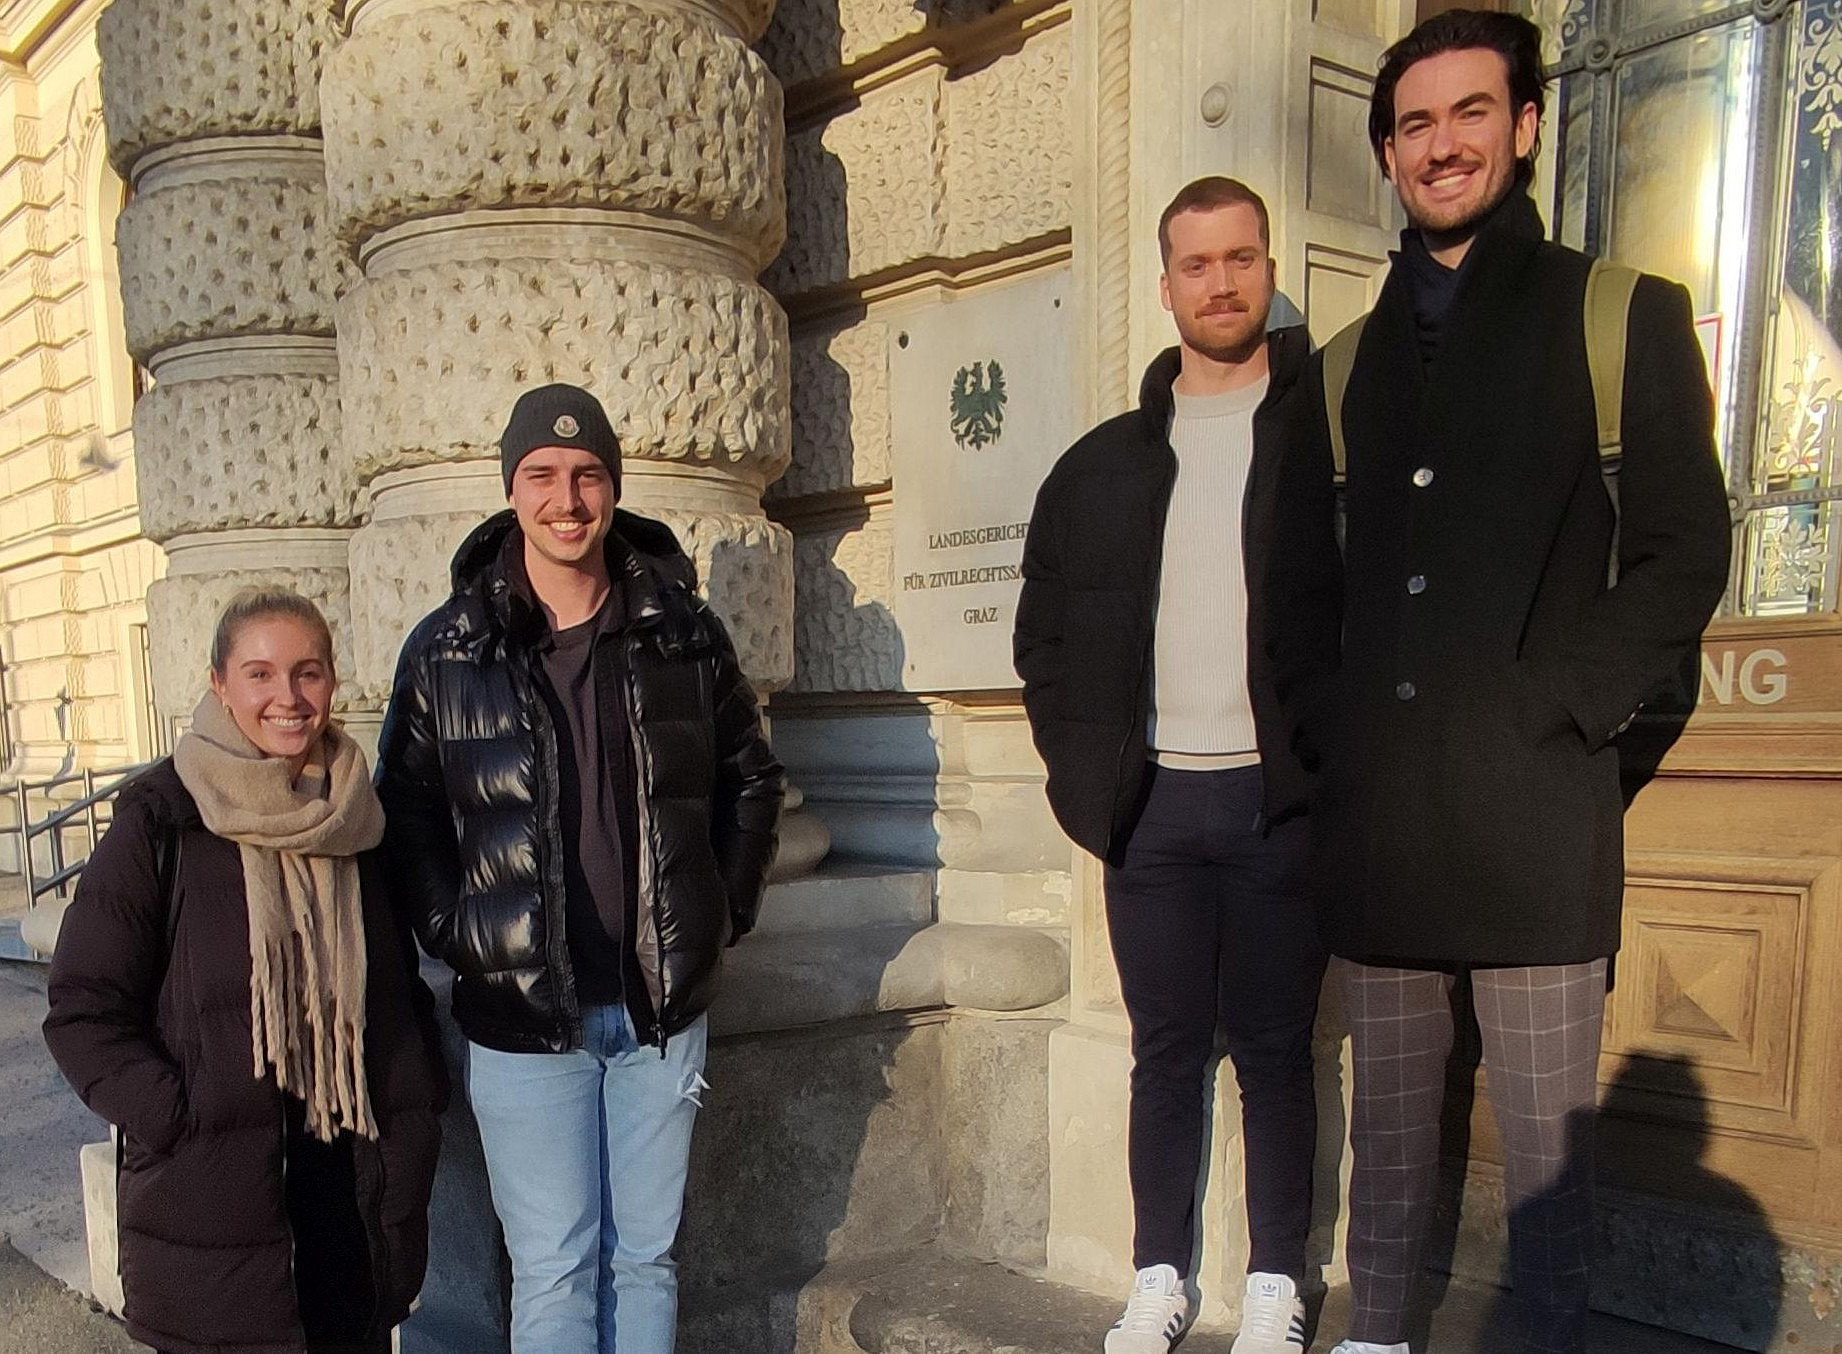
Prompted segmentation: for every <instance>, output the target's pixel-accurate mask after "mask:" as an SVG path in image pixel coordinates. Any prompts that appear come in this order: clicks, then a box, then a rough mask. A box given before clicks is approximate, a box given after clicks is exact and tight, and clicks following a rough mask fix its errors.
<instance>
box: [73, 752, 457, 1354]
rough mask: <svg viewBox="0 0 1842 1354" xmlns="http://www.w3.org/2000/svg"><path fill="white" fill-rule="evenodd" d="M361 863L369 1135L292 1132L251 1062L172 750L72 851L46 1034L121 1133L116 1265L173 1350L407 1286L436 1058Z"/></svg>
mask: <svg viewBox="0 0 1842 1354" xmlns="http://www.w3.org/2000/svg"><path fill="white" fill-rule="evenodd" d="M175 833H180V834H183V843H182V846H181V849H180V852H179V855H178V857H177V859H178V862H179V864H178V869H177V878H176V881H175V894H176V897H177V901H178V908H179V912H178V919H177V926H176V929H175V930H174V932H173V937H172V954H171V958H170V962H169V963H168V964H167V965H166V966H165V968H164V970H162V967H161V964H160V960H161V956H162V955H163V954H164V953H165V950H166V946H167V900H166V899H165V898H164V897H162V896H161V889H160V885H159V879H158V868H159V866H158V862H159V860H160V859H161V858H162V856H161V850H162V848H161V843H163V842H165V843H170V842H171V841H172V840H173V834H175ZM360 870H361V876H362V879H363V889H364V918H365V933H366V944H367V948H368V954H369V981H368V984H367V987H366V991H365V1003H366V1029H365V1066H366V1071H367V1075H368V1076H369V1078H370V1091H371V1103H372V1108H373V1110H374V1111H375V1113H376V1116H377V1121H378V1125H379V1130H380V1137H379V1139H378V1140H377V1141H376V1142H371V1141H367V1140H365V1139H361V1138H356V1137H353V1136H351V1135H345V1134H342V1135H340V1136H339V1138H338V1139H337V1140H336V1141H335V1143H334V1144H332V1145H331V1146H330V1147H328V1146H327V1145H324V1144H320V1143H317V1142H314V1141H312V1140H305V1141H303V1140H302V1138H301V1135H300V1133H299V1132H298V1129H297V1128H296V1127H293V1126H291V1125H290V1122H289V1121H290V1118H292V1119H293V1120H294V1121H295V1124H298V1119H299V1114H298V1104H299V1102H298V1101H295V1100H293V1098H292V1097H289V1096H285V1095H283V1093H282V1092H281V1091H280V1090H278V1089H277V1087H276V1085H275V1082H274V1079H273V1077H272V1076H265V1077H264V1078H262V1079H261V1080H257V1079H256V1077H255V1075H254V1074H253V1072H252V1070H251V1067H252V1054H251V1036H250V996H249V981H250V957H249V919H248V908H247V905H246V902H245V898H244V891H243V866H242V860H241V857H240V855H239V851H238V847H237V845H236V843H234V842H231V841H228V840H226V839H225V838H222V837H218V836H215V835H214V834H212V833H211V832H209V831H208V830H207V829H206V828H205V826H204V823H203V822H202V821H201V820H200V818H199V815H198V809H197V806H196V805H195V804H194V803H193V800H192V796H191V795H190V794H188V793H187V792H186V789H185V787H184V785H183V784H181V783H180V780H179V776H178V773H177V772H175V771H174V770H173V767H172V764H171V762H170V761H166V762H161V763H160V764H158V765H157V766H155V767H153V768H152V769H150V770H149V771H147V772H146V773H145V774H143V775H142V776H140V777H139V778H138V779H136V780H135V781H134V782H133V783H132V784H131V785H129V786H127V787H126V788H125V789H124V790H123V791H122V794H121V797H120V799H119V800H118V802H117V805H116V810H115V822H114V825H113V826H111V827H110V829H109V831H108V833H107V834H106V835H105V836H104V837H103V839H102V841H101V842H100V843H99V844H98V845H97V848H96V852H95V854H94V855H93V856H92V857H91V858H90V861H89V864H88V865H87V866H85V868H84V871H83V874H82V877H81V879H80V881H79V883H78V886H77V894H76V898H75V901H74V902H73V903H72V904H71V908H70V911H69V912H68V913H67V914H66V916H65V918H64V926H63V931H62V933H61V935H60V936H59V939H58V948H57V954H56V957H55V958H54V959H53V961H52V966H51V981H50V991H49V995H50V1002H51V1011H50V1014H49V1015H48V1016H47V1017H46V1020H45V1041H46V1043H47V1044H49V1045H50V1048H51V1052H52V1054H53V1056H54V1057H56V1059H57V1062H58V1066H59V1067H60V1068H61V1069H62V1070H63V1072H64V1075H65V1076H66V1077H67V1078H68V1079H69V1080H70V1083H71V1085H72V1086H73V1087H75V1088H76V1091H77V1094H78V1095H80V1096H81V1097H82V1098H83V1102H84V1103H85V1104H86V1105H88V1106H89V1107H90V1108H91V1109H93V1110H95V1111H96V1113H98V1114H100V1115H101V1116H102V1117H103V1118H105V1119H107V1120H109V1121H110V1122H111V1123H114V1124H118V1125H120V1126H121V1127H122V1129H123V1131H124V1134H123V1135H124V1142H125V1147H124V1159H123V1165H122V1173H121V1177H120V1180H119V1189H118V1207H119V1224H120V1232H121V1263H122V1280H123V1286H124V1290H125V1294H126V1299H127V1313H126V1315H127V1320H128V1329H129V1331H130V1333H131V1334H133V1335H134V1336H135V1338H136V1339H139V1340H143V1341H146V1342H147V1343H149V1344H152V1345H154V1346H155V1347H156V1348H159V1349H161V1350H168V1351H173V1354H296V1352H297V1351H300V1350H301V1349H303V1348H304V1347H305V1345H306V1343H307V1342H308V1341H309V1340H312V1341H313V1342H315V1343H316V1344H318V1343H332V1342H356V1341H360V1340H366V1339H375V1338H377V1337H379V1336H381V1335H383V1334H384V1333H386V1332H388V1331H389V1329H390V1328H391V1327H392V1326H394V1325H396V1324H398V1323H400V1322H401V1321H402V1320H403V1319H404V1317H406V1316H407V1315H408V1313H409V1306H410V1303H411V1301H412V1300H413V1299H414V1298H415V1296H416V1293H417V1292H418V1291H419V1290H420V1288H421V1287H422V1277H423V1271H424V1269H425V1268H426V1266H427V1263H428V1202H429V1190H430V1187H431V1185H432V1183H433V1181H434V1175H435V1158H436V1154H437V1152H438V1151H439V1149H440V1141H441V1129H440V1123H439V1115H440V1113H441V1110H442V1109H443V1107H444V1106H445V1104H446V1101H447V1095H448V1084H447V1073H446V1071H445V1069H444V1067H443V1065H442V1063H441V1060H440V1057H439V1055H438V1051H437V1050H438V1047H439V1045H438V1043H437V1035H436V1031H435V1025H434V1002H433V999H432V998H431V997H430V995H429V992H428V989H427V988H426V987H425V986H423V984H422V981H421V979H420V978H419V977H417V976H416V968H415V963H416V960H415V948H414V943H413V941H412V940H411V938H410V937H409V935H408V933H407V931H406V930H405V929H404V928H403V927H401V926H400V925H399V924H398V923H397V922H396V920H395V918H394V909H392V907H391V906H390V903H389V899H388V898H387V896H386V894H385V892H384V887H383V885H384V879H383V876H382V873H381V870H380V862H379V860H378V859H377V857H376V855H375V853H373V854H371V855H367V856H364V857H361V858H360ZM290 1106H294V1107H295V1112H294V1113H293V1114H292V1115H291V1114H290V1108H289V1107H290ZM297 1245H298V1248H299V1260H298V1264H297V1261H296V1258H295V1253H296V1247H297Z"/></svg>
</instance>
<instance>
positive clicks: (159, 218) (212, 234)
mask: <svg viewBox="0 0 1842 1354" xmlns="http://www.w3.org/2000/svg"><path fill="white" fill-rule="evenodd" d="M315 168H316V169H317V165H316V166H315ZM116 232H117V233H116V241H117V247H118V249H119V251H120V257H121V278H122V314H123V318H124V319H125V321H126V323H127V327H128V351H129V352H131V353H132V354H133V355H134V356H135V358H136V359H137V360H138V361H141V362H146V361H148V360H149V358H151V357H152V356H153V355H154V354H156V353H158V352H160V351H161V350H162V349H165V348H170V347H172V346H173V345H174V344H178V343H187V342H194V341H197V340H201V339H212V338H223V337H227V336H231V335H244V334H313V335H328V336H330V335H331V334H332V332H333V300H334V297H335V296H336V294H337V293H338V290H339V288H340V286H341V285H342V284H343V283H344V282H345V281H346V280H347V279H349V278H350V277H351V276H352V273H353V270H352V269H351V266H350V265H349V263H348V262H347V261H346V258H345V255H344V253H343V251H342V250H341V249H340V248H339V247H338V245H337V244H336V243H335V242H334V240H333V237H332V232H331V231H330V230H329V229H328V223H327V217H326V193H325V189H324V187H323V186H322V184H321V183H320V182H319V180H318V176H317V173H313V172H307V171H299V172H295V173H291V174H286V175H279V174H278V175H265V176H263V177H250V178H245V177H226V178H218V179H202V180H200V179H192V180H186V181H183V182H177V183H172V184H170V185H168V186H165V187H160V188H157V189H156V190H154V191H152V192H146V193H142V194H139V195H137V196H136V197H135V198H134V199H133V200H132V201H131V202H129V203H128V205H127V206H126V207H124V208H123V209H122V213H121V217H120V220H119V222H118V224H117V227H116Z"/></svg>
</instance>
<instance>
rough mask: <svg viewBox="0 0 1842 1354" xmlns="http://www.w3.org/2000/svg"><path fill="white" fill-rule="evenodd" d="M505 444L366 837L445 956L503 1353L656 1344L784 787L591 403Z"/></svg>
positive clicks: (549, 404)
mask: <svg viewBox="0 0 1842 1354" xmlns="http://www.w3.org/2000/svg"><path fill="white" fill-rule="evenodd" d="M499 453H500V463H501V466H502V467H503V472H504V479H505V491H506V497H507V498H508V499H509V500H510V504H511V507H510V510H509V511H506V512H502V513H499V514H497V515H496V516H494V517H492V518H491V519H489V520H488V521H487V522H485V523H484V524H483V525H482V526H480V527H479V528H478V529H477V530H475V531H474V532H473V534H472V535H471V536H470V537H468V539H467V541H466V542H465V543H464V544H463V545H462V546H461V548H460V551H459V553H458V554H457V555H456V556H455V559H454V568H453V578H454V592H453V596H452V597H450V598H449V599H448V601H447V602H446V603H445V604H443V605H442V606H441V607H438V608H437V609H436V610H435V611H434V612H433V613H432V614H431V615H430V616H429V617H428V618H427V619H426V620H424V621H423V622H422V624H421V625H419V626H418V627H417V628H416V630H415V631H414V632H413V633H412V634H411V635H410V637H409V640H408V642H407V643H406V644H405V645H404V647H403V654H402V657H401V659H400V660H399V663H398V667H397V676H396V684H395V689H394V691H393V693H392V695H391V701H390V709H389V712H388V714H387V715H386V716H385V720H384V730H383V734H382V737H381V740H380V745H379V752H378V768H379V769H378V778H379V787H378V788H379V794H380V796H381V798H382V799H383V801H384V807H385V812H386V815H387V818H388V826H387V828H386V834H385V847H384V849H385V852H386V854H387V859H389V860H391V861H392V862H393V864H395V865H396V866H397V868H398V870H399V871H400V876H401V879H402V887H401V889H400V890H399V895H398V896H399V898H400V899H401V901H402V905H403V906H405V907H406V908H407V910H408V912H409V916H410V920H411V921H412V922H413V923H414V925H415V928H416V934H417V936H418V938H419V939H420V940H421V942H422V945H423V948H425V949H426V950H428V952H429V953H430V954H432V955H434V956H435V957H436V958H438V959H440V960H442V961H443V962H444V963H446V964H448V965H449V966H450V967H451V968H453V970H454V972H455V981H454V1015H455V1019H456V1020H457V1021H458V1022H459V1024H460V1026H461V1029H462V1031H463V1032H464V1033H465V1034H466V1036H467V1039H468V1075H467V1086H468V1091H469V1094H470V1096H471V1098H472V1102H473V1111H474V1115H475V1117H476V1118H477V1119H478V1121H479V1126H480V1140H481V1143H482V1145H483V1146H484V1148H485V1153H486V1166H487V1173H488V1175H489V1177H490V1179H491V1184H492V1197H493V1207H494V1209H495V1210H496V1211H497V1212H498V1214H499V1220H500V1222H501V1223H502V1224H503V1225H504V1228H505V1241H506V1249H507V1250H508V1251H509V1252H510V1255H511V1259H512V1349H513V1351H514V1354H537V1352H538V1351H543V1354H551V1351H561V1352H562V1354H594V1351H597V1350H598V1351H600V1354H613V1351H614V1349H615V1344H616V1341H615V1331H616V1327H617V1326H618V1330H619V1349H620V1354H670V1350H671V1348H672V1344H673V1336H674V1329H675V1326H676V1324H677V1280H676V1274H675V1269H674V1266H673V1262H672V1258H671V1248H672V1243H673V1240H674V1239H675V1237H676V1235H677V1231H678V1221H679V1217H680V1214H681V1213H682V1211H683V1206H684V1183H685V1173H686V1170H687V1168H688V1165H689V1160H690V1145H691V1128H692V1124H693V1121H694V1119H695V1117H696V1113H697V1108H698V1105H699V1103H700V1101H699V1097H700V1095H701V1093H702V1090H703V1089H704V1082H703V1065H704V1053H705V1045H706V1027H705V1019H704V1011H705V1008H706V1007H707V1006H708V1005H709V1002H710V998H711V996H712V994H713V992H714V989H715V982H716V973H717V966H718V958H719V955H720V953H721V951H722V948H723V946H724V945H725V944H731V943H733V942H734V941H735V940H736V939H737V938H739V937H740V936H741V935H742V934H743V933H744V932H746V931H747V930H748V929H749V928H750V927H751V926H753V924H754V920H755V914H756V911H757V910H758V909H759V907H760V904H761V894H762V888H763V885H764V882H765V879H766V874H767V868H768V865H769V864H770V862H771V861H772V860H773V856H774V849H775V833H776V824H777V821H778V818H779V813H780V804H781V799H782V796H783V794H784V783H783V779H782V775H781V768H780V766H779V764H778V763H776V762H775V760H774V757H773V754H772V752H771V751H770V750H769V749H768V745H767V742H766V740H765V738H764V737H763V736H762V731H761V722H760V717H759V712H758V710H757V707H756V703H755V697H754V693H753V691H752V690H750V688H749V686H748V683H747V682H746V680H744V678H743V676H742V673H741V669H740V668H739V666H738V665H737V662H736V657H735V650H734V648H733V647H732V646H731V644H730V642H729V637H728V635H727V634H726V633H725V632H724V630H723V627H722V624H721V622H719V621H718V620H717V619H716V617H715V616H714V615H713V614H712V613H711V612H710V610H709V609H708V608H707V607H706V606H705V604H704V603H703V602H702V601H701V600H700V599H699V598H698V597H697V595H696V593H695V591H694V589H695V583H696V580H695V577H694V571H693V569H692V566H691V563H690V561H689V560H688V559H686V558H685V556H684V554H683V552H682V551H680V550H679V548H678V543H677V541H676V540H675V539H674V538H673V536H672V533H671V532H670V531H669V530H668V529H667V528H666V527H665V526H663V525H662V524H660V523H658V522H654V521H651V520H649V519H647V518H644V517H639V516H636V515H635V514H633V513H628V512H622V511H621V510H620V509H619V508H618V507H617V506H616V505H617V503H618V502H619V499H620V443H619V440H618V439H617V438H616V436H615V434H614V429H613V426H612V424H611V423H610V421H609V419H608V416H607V414H606V412H605V411H604V410H603V409H602V407H601V404H600V402H599V401H598V400H596V399H595V397H594V396H593V395H591V394H590V393H589V392H588V391H586V390H583V389H581V388H580V387H577V386H570V385H548V386H543V387H540V388H539V389H536V390H531V391H527V392H526V393H525V394H523V395H522V396H520V397H519V399H518V401H517V403H516V404H515V405H514V406H513V408H512V413H511V417H510V419H509V420H508V421H507V423H506V426H505V431H504V433H503V435H502V436H501V437H500V441H499ZM666 785H669V786H670V787H671V789H670V793H669V795H666V794H664V793H663V792H662V790H661V787H663V786H666Z"/></svg>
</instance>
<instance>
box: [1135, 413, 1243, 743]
mask: <svg viewBox="0 0 1842 1354" xmlns="http://www.w3.org/2000/svg"><path fill="white" fill-rule="evenodd" d="M1266 387H1267V382H1266V378H1264V377H1262V378H1261V379H1260V380H1258V381H1256V382H1254V383H1253V384H1252V385H1250V386H1245V387H1243V388H1242V389H1240V390H1233V391H1230V392H1228V393H1227V394H1225V395H1209V396H1189V395H1182V394H1176V395H1174V399H1175V401H1176V409H1175V412H1174V413H1173V415H1172V417H1171V426H1170V444H1171V447H1172V448H1173V449H1174V450H1175V451H1176V453H1177V482H1176V484H1175V486H1174V487H1173V488H1172V490H1171V498H1170V515H1169V516H1168V517H1167V518H1166V519H1165V524H1164V564H1163V572H1162V575H1161V576H1160V579H1159V584H1158V623H1157V637H1156V640H1155V641H1154V647H1153V651H1152V675H1153V679H1154V682H1153V690H1152V702H1151V727H1150V729H1149V731H1148V733H1149V739H1150V744H1151V748H1152V756H1153V757H1154V759H1155V760H1157V761H1158V762H1159V763H1161V764H1163V765H1166V766H1177V767H1184V768H1188V769H1198V770H1209V769H1215V768H1218V767H1225V766H1244V765H1247V764H1249V763H1251V762H1254V761H1257V760H1259V754H1258V752H1257V751H1256V747H1257V744H1256V740H1255V737H1254V712H1253V707H1252V705H1251V704H1250V703H1249V701H1248V696H1247V580H1246V575H1245V573H1244V572H1243V570H1242V566H1241V500H1242V498H1243V496H1244V495H1245V493H1246V490H1247V473H1248V469H1249V467H1250V466H1251V465H1252V464H1253V455H1254V410H1255V409H1256V408H1257V407H1258V406H1259V404H1260V401H1261V400H1262V399H1263V398H1265V396H1266Z"/></svg>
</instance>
